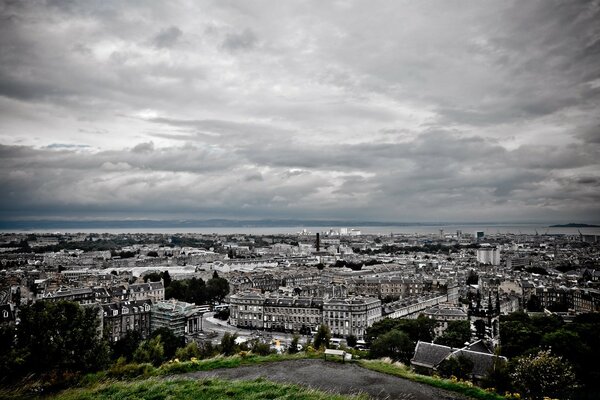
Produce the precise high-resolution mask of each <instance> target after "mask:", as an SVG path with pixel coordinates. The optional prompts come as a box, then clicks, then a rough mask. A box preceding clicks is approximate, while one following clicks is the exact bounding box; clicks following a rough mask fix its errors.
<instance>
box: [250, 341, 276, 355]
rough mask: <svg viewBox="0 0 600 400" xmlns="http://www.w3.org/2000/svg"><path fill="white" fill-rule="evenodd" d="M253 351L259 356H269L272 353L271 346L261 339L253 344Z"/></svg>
mask: <svg viewBox="0 0 600 400" xmlns="http://www.w3.org/2000/svg"><path fill="white" fill-rule="evenodd" d="M252 352H253V353H254V354H258V355H259V356H267V355H269V354H271V353H272V351H271V346H269V344H268V343H265V342H261V341H260V340H256V341H254V343H253V344H252Z"/></svg>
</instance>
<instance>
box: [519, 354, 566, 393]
mask: <svg viewBox="0 0 600 400" xmlns="http://www.w3.org/2000/svg"><path fill="white" fill-rule="evenodd" d="M511 377H512V378H513V381H514V384H515V386H516V387H517V388H518V389H519V390H520V391H521V393H523V394H525V395H526V396H527V397H528V398H530V399H541V398H544V397H551V398H559V399H566V398H570V397H571V396H572V394H573V392H574V391H575V389H576V388H577V383H576V381H575V374H574V372H573V368H572V367H571V365H570V364H569V363H567V362H565V361H563V359H562V357H556V356H553V355H552V354H551V353H550V351H549V350H547V351H540V352H538V353H537V354H536V355H531V356H527V357H521V358H519V359H517V361H516V365H515V368H514V371H513V372H512V374H511Z"/></svg>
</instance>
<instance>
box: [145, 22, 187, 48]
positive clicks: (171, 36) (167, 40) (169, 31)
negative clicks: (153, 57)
mask: <svg viewBox="0 0 600 400" xmlns="http://www.w3.org/2000/svg"><path fill="white" fill-rule="evenodd" d="M182 34H183V32H182V31H181V29H179V28H178V27H176V26H171V27H169V28H166V29H163V30H162V31H160V32H159V33H158V35H156V36H155V37H154V39H153V40H152V43H153V44H154V45H155V46H156V47H158V48H159V49H162V48H169V47H173V45H174V44H175V43H176V42H177V41H178V40H179V38H180V37H181V35H182Z"/></svg>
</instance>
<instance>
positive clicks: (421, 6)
mask: <svg viewBox="0 0 600 400" xmlns="http://www.w3.org/2000/svg"><path fill="white" fill-rule="evenodd" d="M598 4H599V3H598V2H597V1H595V2H579V1H576V2H562V1H556V2H555V1H551V2H546V1H531V2H527V3H523V2H519V1H509V2H495V1H483V2H477V3H470V4H469V5H468V6H466V7H456V4H454V3H447V2H442V1H440V2H408V3H406V4H402V5H398V4H396V3H393V2H390V3H381V4H378V7H375V8H374V7H372V5H370V4H367V3H364V2H347V3H346V4H345V5H344V6H343V7H342V6H341V5H339V4H337V3H329V4H325V5H324V4H321V3H318V2H312V3H310V2H309V3H282V4H278V5H276V6H274V5H273V4H272V3H261V2H258V3H256V2H253V3H247V2H241V3H231V2H215V3H203V4H201V5H200V4H196V3H190V4H188V5H186V7H179V5H178V4H177V3H172V2H150V3H147V4H146V5H145V7H144V9H143V10H142V9H140V8H139V4H137V3H124V2H117V1H105V2H97V3H82V2H76V1H74V2H71V1H53V2H45V3H44V2H42V3H40V2H35V1H23V2H9V3H5V5H4V6H3V7H2V9H1V10H0V18H1V21H2V23H1V24H0V47H1V48H2V49H3V51H2V52H0V184H2V185H3V188H5V189H6V190H5V193H6V196H5V197H4V198H3V199H1V200H0V205H1V207H2V210H6V211H5V212H4V215H16V214H19V215H27V214H28V213H29V214H35V213H37V214H44V213H45V214H48V215H51V214H53V213H54V214H59V213H68V212H70V211H69V210H73V212H78V213H82V214H85V213H96V214H99V215H102V213H109V212H118V213H122V214H121V215H125V216H127V214H128V213H133V212H138V211H140V212H142V211H143V212H148V213H150V214H153V215H168V214H169V213H173V212H184V213H189V214H190V215H198V214H202V215H206V216H212V215H219V216H240V215H247V216H252V217H275V216H283V217H294V216H306V217H317V216H321V217H328V218H334V217H340V218H344V217H357V218H358V217H360V218H375V219H388V220H390V219H395V220H402V219H404V218H405V217H406V216H410V217H411V218H424V219H426V218H432V219H442V218H446V219H450V220H458V219H472V220H477V219H485V220H490V219H491V218H498V219H507V218H517V219H518V218H520V217H523V218H529V217H531V218H537V219H543V218H554V217H560V218H564V219H566V218H569V217H570V216H574V215H578V216H581V215H589V216H594V217H597V216H598V215H599V214H600V213H599V211H600V210H599V206H598V204H599V202H598V201H597V200H598V195H599V193H600V191H599V190H598V187H599V186H598V180H599V179H600V177H599V175H598V171H600V165H599V161H598V160H597V158H598V157H597V155H598V153H599V149H598V143H599V142H600V130H599V129H598V126H599V125H598V122H599V121H598V117H597V115H598V114H599V113H598V110H599V109H600V90H599V87H598V82H600V81H597V79H598V78H600V72H599V71H598V65H599V64H600V41H599V40H598V37H600V25H598V24H597V22H596V21H597V20H598V19H599V17H600V16H599V15H598V13H599V10H600V7H599V6H598ZM398 21H403V23H402V24H398ZM183 32H185V34H184V33H183ZM183 38H185V40H183ZM162 49H168V51H163V50H162ZM140 116H142V117H140ZM152 116H159V117H152ZM15 143H22V144H24V145H23V146H14V144H15ZM71 146H80V147H71ZM83 146H89V147H83ZM11 213H13V214H11ZM490 216H492V217H490ZM598 218H600V217H598Z"/></svg>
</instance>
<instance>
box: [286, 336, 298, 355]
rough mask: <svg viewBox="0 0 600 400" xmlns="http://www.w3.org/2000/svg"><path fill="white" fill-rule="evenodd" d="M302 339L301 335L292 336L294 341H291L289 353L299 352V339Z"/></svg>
mask: <svg viewBox="0 0 600 400" xmlns="http://www.w3.org/2000/svg"><path fill="white" fill-rule="evenodd" d="M299 340H300V336H298V335H294V337H292V342H291V343H290V348H289V349H288V353H290V354H296V353H297V352H298V341H299Z"/></svg>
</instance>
